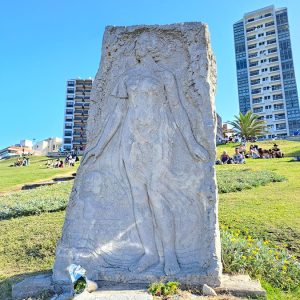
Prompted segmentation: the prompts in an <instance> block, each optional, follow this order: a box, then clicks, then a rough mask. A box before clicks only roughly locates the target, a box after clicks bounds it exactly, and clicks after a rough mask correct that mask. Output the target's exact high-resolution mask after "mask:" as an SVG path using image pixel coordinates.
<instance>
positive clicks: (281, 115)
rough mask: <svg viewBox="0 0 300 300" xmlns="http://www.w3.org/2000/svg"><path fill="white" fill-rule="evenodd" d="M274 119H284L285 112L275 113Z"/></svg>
mask: <svg viewBox="0 0 300 300" xmlns="http://www.w3.org/2000/svg"><path fill="white" fill-rule="evenodd" d="M275 120H285V114H277V115H275Z"/></svg>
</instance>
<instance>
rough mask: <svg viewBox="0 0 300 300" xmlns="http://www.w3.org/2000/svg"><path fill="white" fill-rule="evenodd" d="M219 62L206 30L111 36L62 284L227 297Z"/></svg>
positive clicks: (73, 206)
mask: <svg viewBox="0 0 300 300" xmlns="http://www.w3.org/2000/svg"><path fill="white" fill-rule="evenodd" d="M215 87H216V67H215V59H214V56H213V53H212V50H211V46H210V39H209V32H208V27H207V25H205V24H202V23H181V24H172V25H165V26H156V25H155V26H145V25H141V26H129V27H112V26H109V27H107V28H106V30H105V33H104V38H103V45H102V57H101V64H100V68H99V71H98V73H97V76H96V78H95V81H94V84H93V90H92V95H91V99H92V102H91V107H90V110H89V120H88V128H87V132H88V146H87V149H86V151H85V154H84V156H83V158H82V161H81V165H80V167H79V169H78V172H77V176H76V180H75V183H74V187H73V190H72V193H71V197H70V201H69V204H68V208H67V212H66V218H65V223H64V227H63V233H62V238H61V240H60V241H59V243H58V245H57V251H56V261H55V265H54V269H53V282H54V283H55V284H56V285H57V286H63V285H65V284H66V283H67V282H69V276H68V272H67V267H68V266H69V265H70V264H72V263H75V264H80V265H81V266H82V267H84V268H85V269H86V270H87V274H88V277H89V278H90V279H92V280H96V281H100V282H101V281H109V282H122V283H150V282H153V281H158V280H161V279H165V280H178V281H180V282H181V283H187V284H191V285H193V284H196V285H202V284H208V285H210V286H219V285H220V278H221V260H220V237H219V228H218V218H217V188H216V178H215V170H214V161H215V123H216V122H215V121H216V120H215V119H216V115H215V110H214V109H215V108H214V95H215Z"/></svg>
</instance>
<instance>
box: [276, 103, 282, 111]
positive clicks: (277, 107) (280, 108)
mask: <svg viewBox="0 0 300 300" xmlns="http://www.w3.org/2000/svg"><path fill="white" fill-rule="evenodd" d="M283 109H284V105H283V104H274V110H283Z"/></svg>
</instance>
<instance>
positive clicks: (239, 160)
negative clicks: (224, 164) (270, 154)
mask: <svg viewBox="0 0 300 300" xmlns="http://www.w3.org/2000/svg"><path fill="white" fill-rule="evenodd" d="M232 159H233V162H234V163H235V164H244V163H245V157H244V155H243V154H242V153H240V152H239V148H235V153H234V155H233V156H232Z"/></svg>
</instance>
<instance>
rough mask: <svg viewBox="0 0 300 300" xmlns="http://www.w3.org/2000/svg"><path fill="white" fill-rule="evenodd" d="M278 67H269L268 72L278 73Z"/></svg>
mask: <svg viewBox="0 0 300 300" xmlns="http://www.w3.org/2000/svg"><path fill="white" fill-rule="evenodd" d="M278 70H279V66H274V67H270V72H274V71H278Z"/></svg>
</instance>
